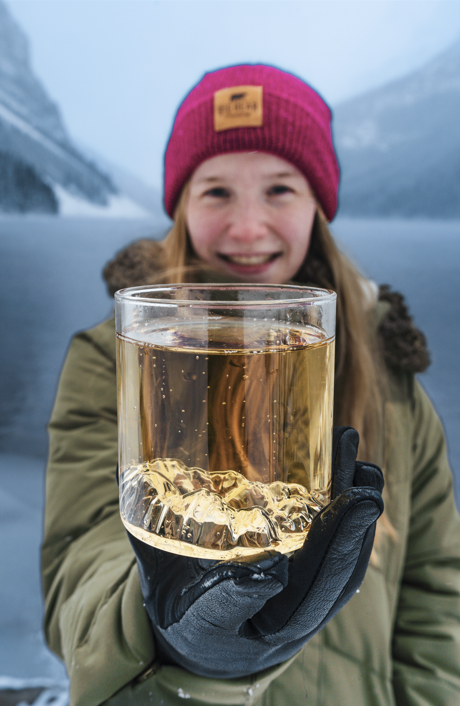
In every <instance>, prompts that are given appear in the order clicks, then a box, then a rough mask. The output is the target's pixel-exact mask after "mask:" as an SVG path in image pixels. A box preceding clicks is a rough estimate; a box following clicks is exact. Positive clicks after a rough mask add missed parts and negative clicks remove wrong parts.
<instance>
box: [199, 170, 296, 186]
mask: <svg viewBox="0 0 460 706" xmlns="http://www.w3.org/2000/svg"><path fill="white" fill-rule="evenodd" d="M295 176H297V174H296V173H295V172H277V173H276V174H267V175H266V176H265V177H264V178H265V179H283V178H286V177H295ZM225 179H226V177H221V176H210V177H204V178H203V179H200V182H205V183H208V184H209V183H212V182H216V181H225Z"/></svg>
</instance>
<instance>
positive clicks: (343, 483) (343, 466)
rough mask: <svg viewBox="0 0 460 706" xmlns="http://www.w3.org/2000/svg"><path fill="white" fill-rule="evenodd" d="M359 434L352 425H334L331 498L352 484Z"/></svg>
mask: <svg viewBox="0 0 460 706" xmlns="http://www.w3.org/2000/svg"><path fill="white" fill-rule="evenodd" d="M358 444H359V434H358V432H357V431H356V429H353V428H352V427H335V428H334V430H333V433H332V499H334V498H337V497H338V496H339V495H340V493H343V492H344V491H345V490H346V489H347V488H351V487H352V486H353V478H354V475H355V463H356V456H357V454H358Z"/></svg>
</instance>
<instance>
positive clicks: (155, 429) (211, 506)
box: [118, 319, 334, 559]
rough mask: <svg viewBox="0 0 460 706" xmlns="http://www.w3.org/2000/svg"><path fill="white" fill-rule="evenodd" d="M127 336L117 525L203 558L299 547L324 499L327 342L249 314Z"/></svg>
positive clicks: (315, 332) (122, 343)
mask: <svg viewBox="0 0 460 706" xmlns="http://www.w3.org/2000/svg"><path fill="white" fill-rule="evenodd" d="M132 336H133V337H132V338H131V337H128V336H126V335H124V336H118V378H119V390H118V391H119V432H120V509H121V516H122V520H123V522H124V523H125V525H126V526H127V527H128V529H129V530H130V531H131V532H132V533H133V534H135V535H136V536H137V537H138V538H139V539H141V540H143V541H145V542H147V543H149V544H152V545H154V546H156V547H158V548H160V549H165V550H168V551H173V552H176V553H179V554H186V555H190V556H195V557H202V558H214V559H233V558H236V557H238V556H243V555H251V554H254V553H260V552H261V551H263V550H265V549H276V551H280V552H290V551H293V550H294V549H297V548H298V547H300V546H301V545H302V543H303V541H304V539H305V536H306V533H307V532H308V529H309V527H310V524H311V522H312V519H313V518H314V517H315V515H316V514H317V513H318V512H319V511H320V510H321V508H322V507H324V505H325V504H327V503H328V502H329V499H330V469H331V431H332V400H333V374H334V340H333V339H330V338H329V339H326V338H325V337H324V335H323V334H322V332H321V331H320V330H319V329H316V328H308V327H300V326H296V327H295V328H289V327H285V326H280V325H277V324H276V323H274V322H271V321H263V320H260V319H256V320H253V321H250V322H249V321H248V320H247V319H246V320H245V321H243V320H235V319H228V320H226V319H220V320H217V321H215V322H213V323H212V324H210V323H206V324H205V325H204V324H200V323H198V324H196V323H194V324H190V325H187V324H181V326H180V327H178V328H175V329H174V328H171V327H170V328H164V329H161V328H157V329H152V330H150V331H149V330H142V331H138V330H136V331H133V332H132ZM138 337H139V338H140V337H142V341H139V340H136V338H138Z"/></svg>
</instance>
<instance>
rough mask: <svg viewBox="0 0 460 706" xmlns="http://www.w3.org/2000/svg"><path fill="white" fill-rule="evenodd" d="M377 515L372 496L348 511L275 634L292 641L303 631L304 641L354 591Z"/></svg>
mask: <svg viewBox="0 0 460 706" xmlns="http://www.w3.org/2000/svg"><path fill="white" fill-rule="evenodd" d="M379 516H380V512H379V510H378V508H377V507H376V505H375V503H374V502H373V501H372V500H362V501H360V502H359V503H358V504H357V505H355V506H354V507H353V508H352V509H351V510H350V511H349V512H347V514H346V515H345V517H344V518H343V520H342V522H341V524H340V528H339V530H338V532H337V533H336V534H335V536H334V538H333V540H332V542H331V543H330V545H329V547H328V550H327V552H326V554H325V556H324V559H323V561H322V562H321V566H320V568H319V571H318V573H317V575H316V577H315V580H314V581H313V583H312V585H311V587H310V590H309V591H308V593H307V594H306V595H305V597H304V599H303V600H302V602H301V604H300V606H299V608H298V609H297V611H296V612H295V613H294V615H293V616H292V617H291V619H290V620H289V622H288V623H287V624H286V625H285V626H284V628H282V629H281V630H280V631H279V632H278V634H277V638H279V639H282V640H285V641H291V640H295V639H298V638H299V635H303V636H304V641H305V637H306V636H309V637H311V636H312V635H314V634H315V633H316V632H317V631H318V630H319V629H320V628H321V626H322V625H323V624H325V623H326V622H327V621H328V620H330V618H331V617H333V616H334V615H335V614H336V613H338V611H339V610H340V609H341V608H342V607H343V606H344V605H345V603H347V602H348V601H349V600H350V599H351V598H352V597H353V596H354V595H355V593H356V591H357V589H358V588H359V586H360V585H361V582H362V580H363V578H364V575H365V572H366V568H367V565H368V563H369V558H370V554H371V551H372V545H373V538H374V533H375V522H376V520H377V519H378V517H379ZM358 528H359V529H358ZM344 557H345V560H344Z"/></svg>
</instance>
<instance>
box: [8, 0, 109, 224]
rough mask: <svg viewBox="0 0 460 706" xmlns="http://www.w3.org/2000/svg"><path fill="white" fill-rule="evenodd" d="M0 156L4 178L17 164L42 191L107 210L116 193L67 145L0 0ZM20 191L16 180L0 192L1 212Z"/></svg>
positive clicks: (12, 207)
mask: <svg viewBox="0 0 460 706" xmlns="http://www.w3.org/2000/svg"><path fill="white" fill-rule="evenodd" d="M0 151H1V152H2V153H3V163H4V164H7V163H8V165H9V166H8V168H9V173H11V174H12V173H13V172H14V168H15V167H14V165H22V167H24V168H26V167H27V168H28V169H29V170H30V171H31V173H33V174H34V179H35V182H36V183H37V184H38V183H40V182H41V183H42V184H43V185H44V186H45V187H46V186H48V188H53V185H58V186H59V187H62V188H63V189H65V190H66V191H68V192H70V193H71V194H73V195H74V196H77V197H79V198H82V199H85V200H87V201H90V202H92V203H94V204H99V205H101V206H105V205H107V204H108V202H109V199H110V197H111V196H112V195H113V194H115V193H116V189H115V187H114V185H113V184H112V181H111V180H110V178H109V177H108V176H107V175H105V174H103V173H102V172H101V171H100V170H99V169H98V168H97V167H96V166H95V165H94V164H92V163H91V162H90V161H89V160H87V159H86V158H85V157H83V155H82V154H80V152H79V151H78V150H77V149H76V148H75V146H74V145H73V144H72V142H71V140H70V138H69V136H68V135H67V132H66V130H65V127H64V125H63V122H62V119H61V116H60V113H59V110H58V108H57V106H56V105H55V104H54V103H53V102H52V101H51V100H50V98H49V97H48V96H47V94H46V92H45V90H44V88H43V87H42V85H41V84H40V82H39V81H38V79H37V78H36V76H35V75H34V73H33V71H32V69H31V66H30V58H29V47H28V40H27V37H26V36H25V34H24V33H23V32H22V30H21V29H20V27H19V26H18V25H17V24H16V22H15V21H14V19H13V18H12V17H11V15H10V13H9V11H8V8H7V7H6V5H5V3H4V2H3V0H0ZM22 167H21V168H22ZM21 188H22V183H21V181H20V180H19V181H18V182H17V183H14V182H10V183H9V186H8V188H7V189H6V191H3V190H2V191H1V193H0V210H6V211H11V210H17V209H16V208H15V201H14V199H13V200H12V199H11V198H8V197H7V196H6V194H10V195H11V193H12V192H13V191H14V189H16V191H18V192H20V191H21ZM42 192H43V189H42ZM43 193H44V192H43ZM2 194H3V196H2ZM27 203H29V202H27ZM30 205H32V201H31V202H30ZM25 210H27V208H26V209H25ZM29 210H30V209H29ZM32 210H36V209H35V208H33V209H32ZM44 210H46V209H44ZM51 210H52V209H51Z"/></svg>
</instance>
